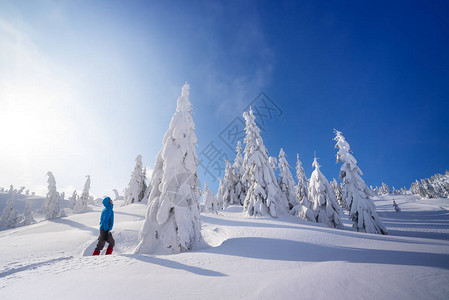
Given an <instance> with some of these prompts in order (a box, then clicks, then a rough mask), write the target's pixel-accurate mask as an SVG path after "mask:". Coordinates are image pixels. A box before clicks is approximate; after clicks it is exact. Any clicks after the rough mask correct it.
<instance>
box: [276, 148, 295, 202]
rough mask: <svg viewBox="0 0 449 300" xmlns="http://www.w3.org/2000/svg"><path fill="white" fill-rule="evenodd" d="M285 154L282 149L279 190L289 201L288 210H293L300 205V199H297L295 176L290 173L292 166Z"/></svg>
mask: <svg viewBox="0 0 449 300" xmlns="http://www.w3.org/2000/svg"><path fill="white" fill-rule="evenodd" d="M285 156H286V155H285V152H284V150H283V149H282V148H281V150H280V151H279V164H278V169H279V176H278V183H279V188H280V189H281V191H282V192H283V193H284V195H285V197H286V198H287V201H288V208H289V210H291V209H292V208H293V207H294V206H295V205H297V204H298V203H299V201H298V199H297V198H296V190H297V186H296V183H295V180H294V179H293V175H292V173H291V172H290V168H291V167H290V165H289V164H288V162H287V159H286V157H285Z"/></svg>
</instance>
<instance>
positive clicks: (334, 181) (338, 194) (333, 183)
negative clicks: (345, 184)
mask: <svg viewBox="0 0 449 300" xmlns="http://www.w3.org/2000/svg"><path fill="white" fill-rule="evenodd" d="M331 186H332V188H333V189H334V193H335V196H336V197H337V202H338V204H339V205H340V207H341V208H345V209H346V208H347V207H346V202H345V201H343V191H342V190H341V186H340V185H339V184H338V182H337V179H335V178H333V179H332V181H331Z"/></svg>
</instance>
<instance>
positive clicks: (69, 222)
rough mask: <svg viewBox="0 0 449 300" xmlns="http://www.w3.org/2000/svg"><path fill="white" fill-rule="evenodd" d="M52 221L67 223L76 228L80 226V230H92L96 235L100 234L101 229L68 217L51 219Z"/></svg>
mask: <svg viewBox="0 0 449 300" xmlns="http://www.w3.org/2000/svg"><path fill="white" fill-rule="evenodd" d="M51 222H54V223H59V224H65V225H68V226H71V227H74V228H78V229H80V230H85V231H90V232H92V233H93V234H94V235H98V234H99V233H100V231H99V230H98V229H94V228H92V227H89V226H86V225H84V224H82V223H78V222H75V221H72V220H69V219H66V218H59V219H53V220H51Z"/></svg>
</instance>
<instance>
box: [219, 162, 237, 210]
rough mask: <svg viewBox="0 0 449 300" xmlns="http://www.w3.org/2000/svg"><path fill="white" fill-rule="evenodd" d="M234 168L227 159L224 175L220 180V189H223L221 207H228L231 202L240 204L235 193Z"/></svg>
mask: <svg viewBox="0 0 449 300" xmlns="http://www.w3.org/2000/svg"><path fill="white" fill-rule="evenodd" d="M234 179H235V177H234V170H233V169H232V166H231V164H230V163H229V161H226V168H225V175H224V178H223V182H222V184H223V185H222V191H223V199H222V203H223V208H226V207H228V206H229V205H232V204H240V201H238V200H237V197H236V194H235V182H234Z"/></svg>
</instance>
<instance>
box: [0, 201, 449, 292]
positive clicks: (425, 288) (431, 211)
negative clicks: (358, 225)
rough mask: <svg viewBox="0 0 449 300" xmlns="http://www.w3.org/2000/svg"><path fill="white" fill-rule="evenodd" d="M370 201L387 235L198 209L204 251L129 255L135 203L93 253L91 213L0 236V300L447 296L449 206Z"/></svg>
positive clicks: (235, 210) (234, 210)
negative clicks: (106, 249) (104, 246)
mask: <svg viewBox="0 0 449 300" xmlns="http://www.w3.org/2000/svg"><path fill="white" fill-rule="evenodd" d="M392 198H393V196H384V197H382V196H379V197H376V198H375V203H376V205H377V207H378V211H379V214H380V216H381V217H382V219H383V221H384V223H385V225H386V226H387V228H388V231H389V235H387V236H382V235H372V234H364V233H357V232H353V231H351V230H350V224H349V222H348V221H347V220H346V219H347V218H343V219H344V220H345V222H346V223H345V226H346V229H347V230H336V229H330V228H326V227H321V226H319V225H315V224H312V223H309V222H307V221H304V220H301V219H299V218H296V217H291V216H283V217H281V218H278V219H271V218H248V217H244V216H243V215H242V213H241V212H242V208H241V207H237V206H231V207H229V208H228V209H227V210H226V211H224V212H221V213H219V214H218V215H214V214H209V213H202V214H201V220H202V234H203V237H204V240H205V244H204V245H203V246H201V247H199V248H198V249H195V251H193V252H190V253H181V254H178V255H169V256H150V255H135V254H133V249H134V248H135V246H136V244H137V236H138V231H139V229H140V227H141V225H142V222H143V218H144V214H145V211H146V206H145V205H143V204H132V205H129V206H125V207H119V205H120V203H116V205H115V208H114V210H115V226H114V230H113V234H114V238H115V240H116V247H115V248H114V253H113V255H111V256H99V257H92V256H91V253H92V251H93V248H94V247H95V243H96V238H97V235H98V222H99V215H100V211H101V207H94V208H93V210H92V211H90V212H87V213H83V214H77V215H72V216H69V217H66V218H59V219H55V220H53V221H43V222H39V223H37V224H34V225H30V226H25V227H20V228H16V229H11V230H5V231H1V232H0V245H1V255H0V298H1V299H37V298H39V299H241V298H243V299H301V298H307V299H326V298H328V299H329V298H332V299H347V298H351V299H392V298H394V299H446V298H447V297H448V296H449V202H448V200H447V199H432V200H423V199H421V198H419V197H417V196H410V195H406V196H397V195H396V196H394V199H395V201H396V202H397V203H398V204H399V206H400V207H401V209H402V213H395V212H394V209H393V206H392Z"/></svg>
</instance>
